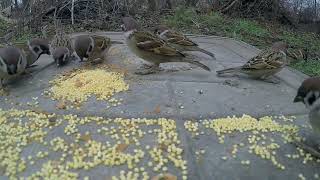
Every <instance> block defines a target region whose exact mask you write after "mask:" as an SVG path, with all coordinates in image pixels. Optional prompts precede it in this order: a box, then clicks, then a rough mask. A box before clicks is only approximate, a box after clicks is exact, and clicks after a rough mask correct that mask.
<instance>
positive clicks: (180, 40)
mask: <svg viewBox="0 0 320 180" xmlns="http://www.w3.org/2000/svg"><path fill="white" fill-rule="evenodd" d="M154 33H155V34H157V35H158V36H159V37H160V38H161V39H163V40H165V41H166V42H167V43H168V44H169V45H171V46H173V47H175V48H176V49H178V50H179V51H182V52H183V51H199V52H202V53H205V54H207V55H209V56H211V57H212V58H213V59H215V56H214V54H213V53H212V52H209V51H206V50H204V49H201V48H200V47H199V45H198V44H197V43H195V42H193V41H192V40H191V39H189V38H187V37H186V36H185V35H183V34H182V33H180V32H177V31H174V30H172V29H169V28H168V27H166V26H163V25H161V26H158V27H156V28H155V30H154Z"/></svg>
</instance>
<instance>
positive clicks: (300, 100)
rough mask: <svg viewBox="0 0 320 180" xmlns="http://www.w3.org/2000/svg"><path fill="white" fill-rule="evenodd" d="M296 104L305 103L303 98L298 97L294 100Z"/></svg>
mask: <svg viewBox="0 0 320 180" xmlns="http://www.w3.org/2000/svg"><path fill="white" fill-rule="evenodd" d="M293 102H294V103H297V102H303V97H301V96H299V95H297V96H296V97H295V98H294V100H293Z"/></svg>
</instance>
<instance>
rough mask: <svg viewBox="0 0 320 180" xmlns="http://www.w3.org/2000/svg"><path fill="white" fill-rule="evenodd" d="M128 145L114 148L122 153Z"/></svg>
mask: <svg viewBox="0 0 320 180" xmlns="http://www.w3.org/2000/svg"><path fill="white" fill-rule="evenodd" d="M128 146H129V144H119V145H118V146H117V148H116V150H117V151H118V152H123V151H125V150H126V149H127V148H128Z"/></svg>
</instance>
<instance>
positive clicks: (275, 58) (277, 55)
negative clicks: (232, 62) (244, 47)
mask: <svg viewBox="0 0 320 180" xmlns="http://www.w3.org/2000/svg"><path fill="white" fill-rule="evenodd" d="M284 65H286V54H285V53H284V52H281V51H280V52H277V51H272V50H265V51H263V52H261V53H259V54H258V55H257V56H255V57H253V58H252V59H250V60H249V61H248V62H247V63H246V64H244V65H243V66H242V69H246V70H262V69H278V68H281V67H283V66H284Z"/></svg>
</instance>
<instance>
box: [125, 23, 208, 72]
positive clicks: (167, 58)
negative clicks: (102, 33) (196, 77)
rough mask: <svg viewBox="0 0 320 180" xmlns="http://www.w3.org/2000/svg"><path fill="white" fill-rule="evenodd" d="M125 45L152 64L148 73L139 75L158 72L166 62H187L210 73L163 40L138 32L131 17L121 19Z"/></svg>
mask: <svg viewBox="0 0 320 180" xmlns="http://www.w3.org/2000/svg"><path fill="white" fill-rule="evenodd" d="M123 23H124V25H123V26H122V28H123V30H124V31H125V33H124V35H125V38H126V44H127V46H128V47H129V49H130V50H131V51H132V52H133V53H134V54H135V55H137V56H138V57H140V58H142V59H144V60H146V61H148V62H151V63H152V64H153V66H152V68H151V69H150V71H148V72H146V73H139V74H150V73H154V72H156V71H159V70H160V68H159V65H160V64H161V63H167V62H187V63H190V64H194V65H197V66H199V67H201V68H202V69H204V70H207V71H210V68H209V67H207V66H206V65H204V64H202V63H200V62H199V61H196V60H194V59H192V58H190V57H187V56H186V55H184V54H182V53H181V52H180V51H178V50H177V49H175V48H174V47H172V46H170V45H169V44H168V43H166V42H165V41H164V40H162V39H161V38H159V37H158V36H157V35H154V34H152V33H150V32H147V31H139V30H138V28H139V26H138V24H137V22H136V21H135V20H134V19H133V18H132V17H125V18H123Z"/></svg>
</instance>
